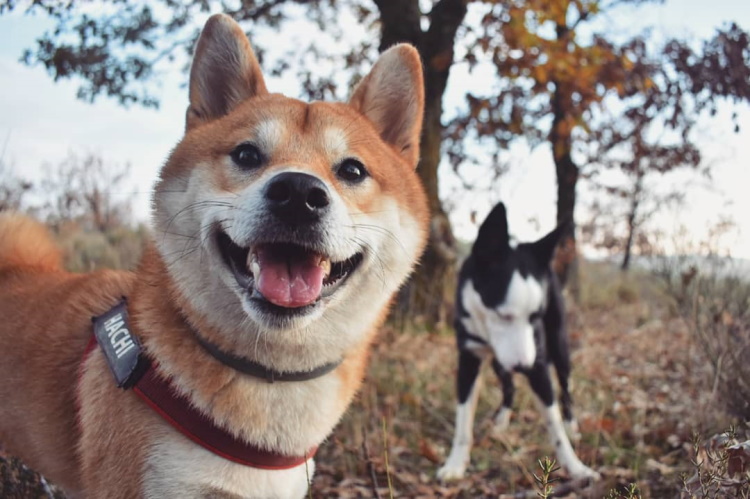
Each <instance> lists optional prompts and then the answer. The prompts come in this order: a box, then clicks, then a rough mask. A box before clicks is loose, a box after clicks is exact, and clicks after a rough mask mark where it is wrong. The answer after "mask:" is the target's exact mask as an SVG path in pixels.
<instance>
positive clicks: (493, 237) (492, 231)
mask: <svg viewBox="0 0 750 499" xmlns="http://www.w3.org/2000/svg"><path fill="white" fill-rule="evenodd" d="M509 240H510V237H509V236H508V218H507V216H506V213H505V205H504V204H503V203H497V205H495V207H494V208H492V211H491V212H490V214H489V215H487V218H485V219H484V222H482V226H481V227H479V234H478V235H477V240H476V241H475V242H474V246H473V247H472V249H471V253H472V254H473V255H474V257H475V258H477V259H480V260H483V259H485V260H489V259H495V258H497V257H498V256H500V255H502V254H504V253H505V252H506V251H507V250H508V249H509V248H510V244H509Z"/></svg>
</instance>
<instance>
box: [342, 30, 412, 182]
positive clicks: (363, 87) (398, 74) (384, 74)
mask: <svg viewBox="0 0 750 499" xmlns="http://www.w3.org/2000/svg"><path fill="white" fill-rule="evenodd" d="M349 104H351V105H352V106H353V107H354V108H355V109H357V110H358V111H359V112H360V113H362V114H363V115H365V116H366V117H367V118H368V119H369V120H370V121H371V122H372V123H373V125H375V129H376V130H377V131H378V133H379V134H380V136H381V137H382V138H383V140H384V141H385V142H387V143H388V144H390V145H392V146H393V147H395V148H396V150H397V151H398V152H399V153H400V154H401V156H402V157H403V158H404V159H405V160H406V162H407V163H409V165H411V166H412V167H414V168H416V166H417V162H418V161H419V135H420V133H421V132H422V114H423V113H424V81H423V79H422V62H421V61H420V59H419V53H418V52H417V50H416V49H415V48H414V47H412V46H411V45H408V44H404V43H402V44H399V45H394V46H393V47H391V48H389V49H388V50H386V51H385V52H383V54H382V55H381V56H380V58H379V59H378V60H377V62H376V63H375V66H373V68H372V70H371V71H370V74H368V75H367V76H365V77H364V79H362V81H361V82H360V83H359V85H357V88H356V89H355V90H354V93H353V94H352V98H351V99H350V100H349Z"/></svg>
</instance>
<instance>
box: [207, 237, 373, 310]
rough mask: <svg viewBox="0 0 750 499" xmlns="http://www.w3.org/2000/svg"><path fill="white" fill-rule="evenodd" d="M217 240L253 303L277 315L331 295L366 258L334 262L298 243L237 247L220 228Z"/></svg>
mask: <svg viewBox="0 0 750 499" xmlns="http://www.w3.org/2000/svg"><path fill="white" fill-rule="evenodd" d="M216 241H217V244H218V247H219V252H220V253H221V256H222V259H223V260H224V263H225V264H226V265H227V266H228V267H229V269H230V270H231V271H232V274H234V277H235V279H236V280H237V283H238V284H239V285H240V287H241V288H243V289H245V290H246V291H247V293H248V294H249V297H250V298H251V299H252V300H256V301H258V302H260V303H261V304H262V305H264V306H266V308H270V309H272V310H273V311H276V312H284V311H288V310H290V309H294V310H298V309H302V308H304V307H308V306H310V305H313V304H315V303H316V302H317V301H319V300H320V299H321V298H325V297H328V296H331V295H332V294H333V293H334V292H335V291H336V290H337V289H338V288H339V287H340V286H341V284H342V283H343V282H344V281H345V280H346V279H347V278H348V277H349V276H350V275H351V274H352V273H353V272H354V271H355V270H356V269H357V267H358V266H359V264H360V263H362V260H363V257H364V255H363V254H362V253H356V254H355V255H353V256H351V257H349V258H347V259H346V260H343V261H340V262H332V261H331V259H330V258H329V257H328V256H327V255H324V254H322V253H319V252H317V251H315V250H312V249H310V248H306V247H304V246H302V245H299V244H294V243H263V244H258V245H256V246H254V247H252V248H249V247H248V248H245V247H242V246H239V245H238V244H236V243H235V242H234V241H232V239H231V238H230V237H229V236H228V235H227V234H226V232H224V231H223V230H221V229H219V230H218V231H217V234H216Z"/></svg>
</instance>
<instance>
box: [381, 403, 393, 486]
mask: <svg viewBox="0 0 750 499" xmlns="http://www.w3.org/2000/svg"><path fill="white" fill-rule="evenodd" d="M383 455H384V457H385V476H386V478H388V494H389V496H390V499H393V482H391V469H390V466H389V465H388V423H387V422H386V420H385V417H383Z"/></svg>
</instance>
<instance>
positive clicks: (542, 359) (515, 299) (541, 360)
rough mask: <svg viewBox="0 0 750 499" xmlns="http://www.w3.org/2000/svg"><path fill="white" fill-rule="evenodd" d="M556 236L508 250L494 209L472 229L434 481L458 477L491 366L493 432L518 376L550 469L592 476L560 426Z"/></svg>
mask: <svg viewBox="0 0 750 499" xmlns="http://www.w3.org/2000/svg"><path fill="white" fill-rule="evenodd" d="M563 230H564V225H562V226H560V227H557V228H556V229H555V230H553V231H552V232H550V233H549V234H547V235H546V236H545V237H543V238H542V239H540V240H539V241H536V242H534V243H522V244H518V245H517V246H516V247H512V246H511V245H510V240H509V236H508V222H507V218H506V214H505V206H504V205H503V204H502V203H498V204H497V206H495V207H494V208H493V209H492V212H490V214H489V215H488V216H487V218H486V219H485V221H484V222H483V223H482V226H481V227H480V229H479V235H478V236H477V240H476V242H475V243H474V246H473V247H472V250H471V255H470V256H469V257H468V258H467V259H466V261H465V262H464V264H463V266H462V267H461V271H460V273H459V281H458V290H457V293H456V295H457V296H456V319H455V324H454V325H455V328H456V336H457V340H458V406H457V409H456V432H455V435H454V437H453V446H452V448H451V452H450V455H449V456H448V460H447V461H446V463H445V465H443V467H442V468H440V469H439V470H438V473H437V475H438V478H440V479H442V480H451V479H458V478H461V477H462V476H463V475H464V471H465V470H466V466H467V465H468V463H469V453H470V451H471V445H472V441H473V435H472V430H473V428H472V427H473V422H474V412H475V409H476V406H477V399H478V398H479V385H480V383H479V379H478V378H479V372H480V369H481V367H482V365H483V364H485V363H487V362H492V368H493V370H494V371H495V373H496V374H497V376H498V378H499V379H500V382H501V384H502V387H503V403H502V406H501V407H500V410H499V411H498V413H497V415H496V416H495V428H496V429H499V430H503V429H505V427H506V426H507V424H508V421H509V418H510V410H511V407H512V405H513V390H514V388H513V379H512V376H513V372H514V371H515V372H521V373H523V374H525V375H526V376H527V377H528V379H529V383H530V385H531V387H532V388H533V390H534V392H535V393H536V395H537V396H538V398H539V401H540V402H541V406H542V407H543V409H542V412H543V415H544V417H545V419H546V422H547V427H548V429H549V434H550V439H551V441H552V444H553V445H554V447H555V450H556V452H557V461H558V463H559V464H561V465H562V466H564V467H565V468H566V469H567V471H568V473H569V474H570V475H571V476H572V477H574V478H582V477H591V478H597V477H598V476H599V475H598V473H596V472H595V471H594V470H592V469H590V468H589V467H587V466H586V465H584V464H583V463H582V462H581V461H580V459H578V457H577V456H576V454H575V451H574V450H573V447H572V446H571V444H570V440H569V439H568V436H567V435H566V433H565V426H564V424H563V417H564V418H565V422H567V423H574V421H573V416H572V412H571V399H570V394H569V393H568V375H569V374H570V357H569V353H568V337H567V331H566V329H565V324H564V309H563V301H562V295H561V294H560V284H559V282H558V280H557V278H556V276H555V274H554V272H552V270H551V269H550V261H551V260H552V256H553V254H554V251H555V247H556V246H557V243H558V241H559V239H560V236H561V235H562V233H563ZM550 362H551V363H553V364H554V365H555V369H556V371H557V377H558V379H559V382H560V388H561V391H562V393H561V394H560V404H561V406H562V414H561V412H560V407H558V404H557V402H556V401H555V396H554V392H553V387H552V379H551V378H550V374H549V368H548V364H549V363H550ZM570 427H571V429H573V428H574V425H573V424H571V425H570ZM573 431H575V430H573Z"/></svg>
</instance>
